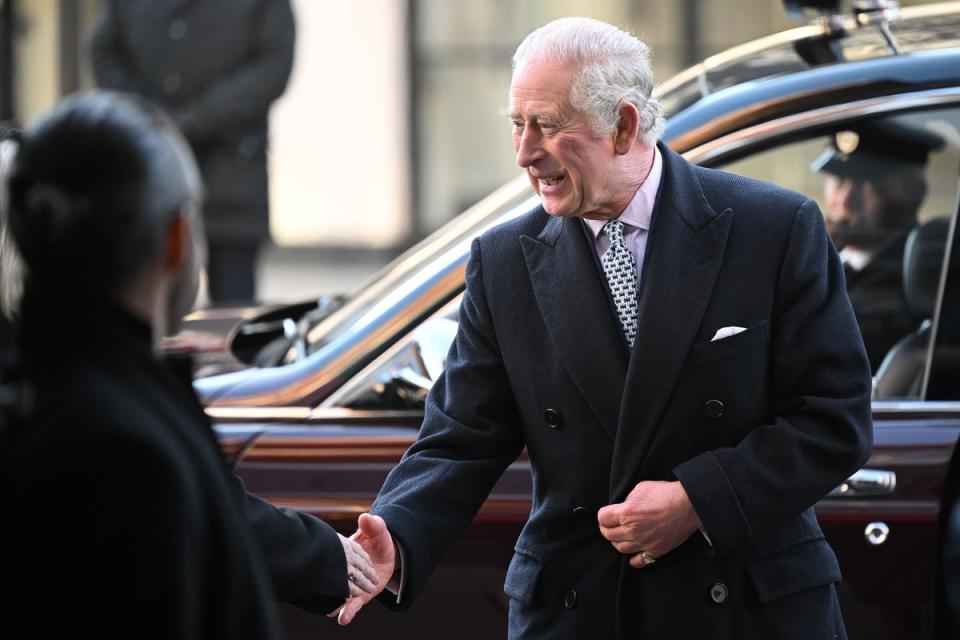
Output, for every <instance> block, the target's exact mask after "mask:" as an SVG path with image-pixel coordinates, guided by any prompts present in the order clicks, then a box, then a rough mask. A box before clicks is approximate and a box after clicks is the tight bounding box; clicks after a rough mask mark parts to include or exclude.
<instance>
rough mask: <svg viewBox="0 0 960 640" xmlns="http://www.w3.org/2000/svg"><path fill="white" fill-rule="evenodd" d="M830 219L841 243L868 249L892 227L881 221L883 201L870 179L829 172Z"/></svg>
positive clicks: (830, 226)
mask: <svg viewBox="0 0 960 640" xmlns="http://www.w3.org/2000/svg"><path fill="white" fill-rule="evenodd" d="M824 196H825V200H826V205H827V206H826V214H825V215H826V221H827V230H828V231H829V233H830V237H831V238H833V241H834V243H836V244H837V246H838V247H840V248H842V247H845V246H850V247H857V248H863V249H868V248H870V247H872V246H874V245H876V244H878V243H880V242H881V241H882V240H883V239H884V238H885V237H886V235H887V232H888V230H886V229H884V228H883V226H882V225H881V219H880V218H881V216H880V212H881V204H882V203H881V201H880V197H879V196H878V195H877V193H876V190H875V189H874V187H873V184H871V183H870V182H868V181H866V180H857V179H854V178H841V177H837V176H827V178H826V180H825V182H824Z"/></svg>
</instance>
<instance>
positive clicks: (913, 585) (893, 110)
mask: <svg viewBox="0 0 960 640" xmlns="http://www.w3.org/2000/svg"><path fill="white" fill-rule="evenodd" d="M788 4H804V3H801V2H794V3H788ZM810 4H814V5H818V6H821V7H822V6H826V5H831V4H834V3H830V2H822V1H821V2H814V3H810ZM855 6H856V7H857V8H856V9H855V11H854V12H853V13H851V14H849V15H840V14H824V15H823V16H822V17H821V18H820V19H818V20H817V21H815V22H813V23H811V24H810V25H808V26H804V27H800V28H797V29H793V30H790V31H787V32H784V33H780V34H776V35H773V36H770V37H767V38H764V39H761V40H758V41H755V42H752V43H750V44H746V45H743V46H740V47H737V48H735V49H733V50H730V51H728V52H726V53H722V54H719V55H716V56H712V57H710V58H708V59H707V60H706V61H704V62H703V63H701V64H699V65H697V66H695V67H692V68H690V69H688V70H686V71H684V72H683V73H681V74H679V75H678V76H676V77H675V78H673V79H671V80H669V81H667V82H665V83H663V84H662V85H660V86H659V87H658V90H657V95H658V98H659V99H660V101H661V102H662V104H663V105H664V107H665V109H666V111H667V114H668V117H669V119H668V122H669V124H668V127H667V130H666V133H665V135H664V140H665V141H666V142H667V143H668V144H669V145H670V146H671V147H673V148H674V149H675V150H677V151H679V152H680V153H682V154H683V155H684V156H685V157H686V158H687V159H688V160H690V161H692V162H695V163H699V164H702V165H708V166H711V167H715V168H719V169H723V170H728V171H731V172H734V173H739V174H742V175H747V176H751V177H756V178H760V179H764V180H768V181H771V182H775V183H778V184H781V185H784V186H787V187H789V188H792V189H795V190H797V191H801V192H803V193H805V194H807V195H809V196H810V197H812V198H814V199H816V200H818V201H819V202H820V205H821V209H822V210H823V211H824V212H825V213H827V212H830V211H834V210H835V207H834V203H833V202H831V199H832V198H833V196H830V195H828V191H829V189H831V188H833V187H835V186H836V185H832V186H831V185H828V182H830V181H836V180H837V176H836V175H835V174H833V173H830V172H831V171H833V170H834V169H835V168H836V167H835V164H834V165H831V164H830V163H836V162H841V163H842V162H845V161H846V160H845V158H850V157H853V156H855V155H856V154H857V153H858V152H857V149H861V150H863V149H867V148H869V147H870V145H872V144H875V143H876V141H877V140H879V141H880V144H881V145H886V146H887V147H888V148H887V152H889V151H890V149H889V147H890V145H891V144H893V145H895V148H894V154H893V155H894V156H897V155H899V156H900V159H902V160H905V161H910V162H912V163H913V168H914V170H915V171H914V177H917V176H919V179H920V181H921V183H922V184H923V193H922V194H920V196H919V202H918V203H915V205H917V206H915V210H914V212H913V213H912V214H911V215H910V216H907V217H906V222H905V223H904V224H902V225H900V226H897V227H896V228H893V227H889V228H884V229H880V230H876V229H874V230H872V232H871V233H872V234H873V235H870V234H865V235H866V236H869V237H867V238H866V239H865V238H863V237H860V238H858V237H857V236H856V234H852V235H851V234H850V233H848V234H847V235H846V236H843V235H840V234H841V232H840V231H838V236H837V237H836V238H835V240H837V244H838V247H839V246H843V248H844V250H845V251H846V252H847V253H850V254H851V262H850V263H849V264H851V265H852V266H851V267H850V270H849V271H848V274H847V281H848V285H849V293H850V297H851V300H852V302H853V305H854V308H855V311H856V314H857V317H858V319H859V321H860V325H861V329H862V332H863V335H864V340H865V344H866V346H867V349H868V352H869V356H870V360H871V364H872V366H873V373H874V396H875V399H874V403H873V413H874V425H875V446H874V451H873V455H872V456H871V458H870V460H869V462H868V463H867V464H866V466H865V467H864V468H863V469H861V470H860V471H859V472H858V473H856V474H855V475H854V476H852V477H851V478H850V479H849V480H847V481H846V482H844V483H843V484H842V485H841V486H839V487H837V488H836V489H835V490H834V491H833V492H832V493H831V494H830V495H829V496H827V497H826V498H824V499H823V500H822V501H821V502H820V503H819V504H818V505H817V514H818V517H819V519H820V522H821V524H822V526H823V530H824V532H825V533H826V535H827V537H828V539H829V541H830V543H831V544H832V545H833V547H834V549H835V550H836V552H837V555H838V556H839V559H840V563H841V566H842V570H843V576H844V582H843V584H842V585H841V588H840V598H841V604H842V607H843V611H844V616H845V619H846V622H847V628H848V631H849V634H850V637H851V638H853V639H864V640H867V639H869V640H881V639H884V638H889V639H910V640H913V639H916V638H935V637H950V638H956V637H960V632H958V631H957V629H956V628H955V627H953V626H951V625H952V622H951V621H950V618H949V615H948V613H947V612H946V611H945V608H944V606H943V602H942V584H941V580H942V578H941V573H940V569H939V564H940V563H939V557H940V553H941V549H942V545H943V530H944V522H945V518H946V517H947V515H948V513H949V508H950V506H951V504H952V503H953V501H954V500H955V499H956V497H957V494H958V485H960V468H958V461H957V460H958V456H957V441H958V436H960V235H958V233H957V217H958V196H960V2H951V3H942V4H932V5H926V6H919V7H914V8H910V9H903V10H900V9H898V8H897V7H896V6H895V5H894V4H893V3H891V2H887V1H882V0H874V1H872V2H858V3H855ZM877 132H880V133H877ZM889 132H895V133H889ZM877 135H879V136H881V137H879V138H876V137H873V136H877ZM888 136H892V137H888ZM897 136H906V137H905V138H903V137H900V138H898V137H897ZM893 141H896V142H893ZM505 144H506V142H505ZM918 148H919V149H920V151H919V152H917V151H916V149H918ZM911 154H913V155H911ZM875 170H876V171H877V172H878V173H876V174H875V175H873V178H874V179H875V181H876V180H881V178H880V173H879V172H880V171H881V169H880V168H879V166H878V167H876V168H875ZM865 171H867V173H868V175H867V176H866V178H867V179H869V178H870V177H871V175H870V174H869V172H870V171H872V169H870V168H869V167H868V168H867V169H865ZM886 179H887V178H883V180H886ZM860 197H861V199H863V198H867V197H869V194H868V193H861V194H860ZM536 203H537V197H536V195H535V194H534V193H533V192H532V191H531V189H530V186H529V184H528V182H527V179H526V177H524V176H520V177H518V178H517V179H516V180H515V181H512V182H510V183H508V184H507V185H505V186H503V187H502V188H501V189H499V190H498V191H496V192H495V193H493V194H491V195H490V196H489V197H487V198H486V199H484V200H483V201H481V202H480V203H478V204H477V205H475V206H474V207H472V208H471V209H469V210H468V211H466V212H464V213H462V214H461V215H459V216H457V217H456V218H455V219H453V221H451V222H450V223H449V224H447V225H446V226H445V227H443V228H442V229H440V230H439V231H438V232H436V233H435V234H433V235H432V236H430V237H429V238H427V239H426V240H424V241H423V242H421V243H420V244H418V245H417V246H415V247H414V248H413V249H411V250H410V251H408V252H407V253H405V254H404V255H403V256H401V257H400V258H398V259H397V260H396V261H395V262H394V263H392V264H391V265H389V266H388V267H387V268H386V269H384V270H383V272H381V273H380V274H378V275H377V276H376V277H374V278H372V279H371V280H369V281H368V282H367V283H366V284H364V285H362V286H361V287H359V288H357V289H356V290H355V291H353V292H351V293H349V294H348V295H345V296H342V297H338V298H324V299H322V300H319V301H310V302H306V303H302V304H297V305H291V306H287V307H273V308H271V309H267V310H263V311H261V312H256V313H254V312H250V313H248V315H247V316H246V317H245V318H244V319H243V321H242V322H240V323H238V324H237V325H236V326H235V327H233V329H232V330H231V332H230V336H229V340H228V346H229V349H230V353H231V354H232V357H233V358H234V360H233V361H232V362H231V363H224V362H222V361H220V360H217V359H216V358H214V359H213V360H211V361H210V362H209V363H208V364H207V365H205V366H203V367H202V368H201V370H200V371H199V377H198V379H197V382H196V386H197V389H198V390H199V392H200V394H201V396H202V397H203V398H204V400H205V402H206V404H207V406H208V413H209V414H210V416H212V417H213V419H214V420H215V423H216V428H217V431H218V433H219V435H220V437H221V439H222V442H223V445H224V447H225V449H226V450H227V451H228V452H229V453H230V455H232V456H234V457H235V459H236V461H237V470H238V471H239V473H240V475H241V476H242V477H243V478H244V480H245V481H246V483H247V486H248V488H249V489H250V490H251V491H253V492H255V493H258V494H261V495H263V496H265V497H268V498H269V499H270V500H272V501H273V502H275V503H276V504H279V505H286V506H291V507H296V508H298V509H302V510H305V511H308V512H310V513H313V514H316V515H318V516H320V517H321V518H323V519H325V520H327V521H329V522H331V523H333V524H334V525H335V526H337V527H338V528H339V529H340V530H341V531H342V532H344V533H348V532H351V531H352V530H353V528H354V526H355V521H356V517H357V515H358V514H360V513H361V512H363V511H365V510H366V509H367V508H368V507H369V506H370V504H371V502H372V500H373V497H374V496H375V495H376V493H377V490H378V489H379V487H380V485H381V483H382V481H383V479H384V478H385V476H386V474H387V472H388V471H389V470H390V468H391V467H392V466H393V465H394V464H395V463H396V462H397V461H398V460H399V458H400V456H401V455H402V454H403V452H404V450H405V449H406V448H407V447H408V446H409V445H410V444H411V443H412V442H413V440H414V438H415V437H416V434H417V429H418V427H419V424H420V421H421V418H422V415H423V401H424V397H425V395H426V393H427V392H428V390H429V389H430V386H431V384H432V382H433V381H434V380H436V378H437V376H438V375H439V373H440V371H441V370H442V368H443V366H444V358H445V355H446V352H447V349H448V347H449V346H450V343H451V341H452V339H453V336H454V333H455V331H456V328H457V325H456V323H457V320H456V309H457V305H458V303H459V300H460V297H461V294H462V292H463V287H464V267H465V264H466V260H467V255H468V248H469V245H470V241H471V239H472V238H474V237H475V236H477V235H478V234H479V233H481V232H483V231H484V230H485V229H487V228H489V227H491V226H493V225H495V224H498V223H500V222H503V221H505V220H509V219H511V218H513V217H516V216H518V215H521V214H522V213H523V212H525V211H527V210H529V209H530V208H532V207H533V206H534V205H535V204H536ZM832 228H833V227H831V229H832ZM860 242H863V244H862V245H858V243H860ZM858 246H861V247H868V248H867V249H863V250H860V251H859V253H861V254H867V255H869V256H871V257H877V256H879V255H880V252H881V251H887V250H888V249H890V248H891V247H895V250H890V251H887V253H889V254H890V255H887V253H885V254H884V256H885V258H884V259H885V260H886V261H887V262H886V267H885V271H884V272H883V276H882V277H879V276H878V277H876V278H874V279H872V280H870V279H867V278H865V277H862V276H861V274H860V273H858V272H857V268H856V265H855V264H854V262H855V261H854V260H853V258H854V257H855V255H854V254H856V253H857V252H858V251H857V247H858ZM861 257H862V256H861ZM191 320H192V323H193V326H194V327H195V328H202V327H203V326H204V325H208V326H210V325H212V324H215V323H216V322H217V317H216V316H215V314H213V313H212V312H206V313H205V312H198V313H197V314H194V316H192V318H191ZM224 367H227V368H228V369H231V370H230V371H228V372H226V373H222V371H224V370H225V369H224ZM529 491H530V474H529V466H528V463H527V461H526V459H525V457H523V456H521V457H520V458H519V459H518V460H517V461H516V462H515V463H514V464H513V465H512V466H511V467H510V468H509V470H508V471H507V472H506V474H505V475H504V477H503V478H502V479H501V480H500V482H499V484H498V485H497V487H496V488H495V490H494V491H493V493H492V494H491V495H490V497H489V499H488V500H487V502H486V504H485V505H484V506H483V509H482V510H481V512H480V513H479V515H478V516H477V518H476V520H475V521H474V523H473V526H472V527H471V528H470V530H469V531H468V533H467V534H466V535H465V536H464V537H463V539H462V540H461V541H460V542H459V543H458V545H457V546H456V547H455V548H454V549H453V550H452V551H451V552H450V553H449V555H448V556H447V558H446V561H445V563H444V565H443V566H442V568H441V569H440V570H439V571H438V572H437V573H436V574H435V575H434V577H433V578H432V580H431V583H430V586H429V588H428V589H427V591H426V592H425V593H424V594H423V597H422V599H421V600H420V601H419V602H418V603H417V604H416V605H415V606H413V607H412V609H411V610H410V611H408V612H407V613H404V614H393V613H390V612H388V611H386V609H384V608H383V607H380V606H379V605H371V606H370V607H368V609H367V610H366V611H364V612H363V614H361V616H360V617H359V618H358V620H357V621H356V622H355V623H354V625H353V626H352V627H350V628H349V629H347V630H345V631H343V632H339V633H340V637H344V638H360V637H378V638H379V637H392V638H418V639H419V638H493V637H504V635H505V629H506V598H505V596H504V595H503V593H502V584H503V577H504V573H505V570H506V566H507V564H508V562H509V560H510V557H511V555H512V552H513V544H514V541H515V540H516V537H517V535H518V533H519V531H520V528H521V526H522V525H523V523H524V521H525V520H526V517H527V514H528V512H529V508H530V501H529V495H530V494H529ZM285 616H286V624H287V628H288V634H289V635H290V636H296V637H301V636H302V637H307V636H311V637H317V635H318V634H319V635H322V634H323V633H331V630H330V628H329V625H330V623H329V621H326V620H323V619H322V618H316V617H313V616H309V615H306V614H303V613H302V612H298V611H296V610H294V609H288V610H285Z"/></svg>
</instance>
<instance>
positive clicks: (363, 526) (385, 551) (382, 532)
mask: <svg viewBox="0 0 960 640" xmlns="http://www.w3.org/2000/svg"><path fill="white" fill-rule="evenodd" d="M357 526H358V527H359V529H358V530H357V534H358V535H357V540H358V541H359V542H360V543H361V544H363V546H364V548H366V550H367V553H369V554H370V555H371V556H372V555H373V554H376V555H378V556H380V557H387V556H390V555H392V554H393V537H391V535H390V531H389V530H388V529H387V523H386V521H384V519H383V518H381V517H380V516H374V515H370V514H369V513H363V514H360V518H359V519H358V520H357Z"/></svg>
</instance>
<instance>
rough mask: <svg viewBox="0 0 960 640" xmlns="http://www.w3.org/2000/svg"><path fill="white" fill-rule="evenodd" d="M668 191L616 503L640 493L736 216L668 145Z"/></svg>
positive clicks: (622, 423)
mask: <svg viewBox="0 0 960 640" xmlns="http://www.w3.org/2000/svg"><path fill="white" fill-rule="evenodd" d="M660 150H661V153H662V154H663V159H664V172H665V177H664V181H663V183H662V184H661V189H663V190H664V192H663V194H662V198H661V202H660V207H659V210H658V211H657V214H656V215H655V217H654V221H653V228H652V229H651V234H650V242H651V246H650V247H649V248H648V250H647V258H646V261H645V266H644V270H643V287H642V290H641V291H640V300H639V303H638V307H639V308H638V323H637V338H636V341H635V342H634V346H633V351H632V352H631V355H630V362H629V367H628V370H627V377H626V383H625V387H624V394H625V395H624V396H623V402H622V405H621V411H620V417H619V421H618V428H617V432H616V441H615V444H614V451H613V463H612V468H611V474H610V500H611V502H620V501H622V500H623V498H625V497H626V495H627V494H628V493H629V492H630V490H631V489H633V486H634V485H635V484H636V482H637V478H638V473H639V471H640V469H642V466H643V461H644V457H645V456H646V454H647V450H648V447H649V444H650V440H651V438H652V437H653V435H654V433H655V432H656V429H657V426H658V424H659V421H660V416H661V415H662V414H663V411H664V409H665V407H666V404H667V401H668V400H669V398H670V395H671V393H672V391H673V388H674V386H675V385H676V381H677V376H678V375H679V373H680V369H681V367H682V366H683V362H684V359H685V358H686V356H687V353H688V352H689V350H690V346H691V345H692V343H693V340H694V338H695V336H696V333H697V329H698V328H699V326H700V321H701V319H702V318H703V314H704V312H705V311H706V308H707V302H708V301H709V300H710V295H711V292H712V291H713V287H714V284H715V282H716V279H717V273H718V271H719V269H720V264H721V261H722V258H723V250H724V246H725V245H726V240H727V233H728V231H729V229H730V222H731V220H732V218H733V216H732V212H731V211H730V210H729V209H728V210H726V211H723V212H722V213H720V214H719V215H718V214H717V213H716V212H715V211H714V210H713V208H712V207H711V206H710V204H709V203H708V202H707V200H706V198H705V197H704V195H703V192H702V190H701V188H700V183H699V181H698V180H697V176H696V174H695V173H694V170H693V168H692V167H691V166H690V165H689V164H687V162H686V161H685V160H683V159H682V158H681V157H680V156H678V155H677V154H675V153H673V152H672V151H670V150H669V149H667V148H666V147H664V146H661V147H660Z"/></svg>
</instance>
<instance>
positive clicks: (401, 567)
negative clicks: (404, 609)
mask: <svg viewBox="0 0 960 640" xmlns="http://www.w3.org/2000/svg"><path fill="white" fill-rule="evenodd" d="M708 540H709V538H708ZM393 552H394V558H396V563H395V564H396V567H395V568H394V570H393V575H392V576H390V581H389V582H387V591H389V592H390V593H392V594H393V595H395V596H397V605H399V604H400V600H401V599H402V598H403V585H404V583H405V580H404V578H405V577H406V568H405V567H406V560H405V557H404V553H403V547H401V546H400V545H399V544H398V543H397V541H396V540H394V541H393Z"/></svg>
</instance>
